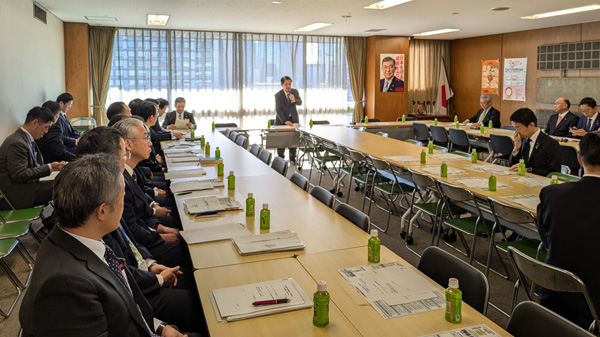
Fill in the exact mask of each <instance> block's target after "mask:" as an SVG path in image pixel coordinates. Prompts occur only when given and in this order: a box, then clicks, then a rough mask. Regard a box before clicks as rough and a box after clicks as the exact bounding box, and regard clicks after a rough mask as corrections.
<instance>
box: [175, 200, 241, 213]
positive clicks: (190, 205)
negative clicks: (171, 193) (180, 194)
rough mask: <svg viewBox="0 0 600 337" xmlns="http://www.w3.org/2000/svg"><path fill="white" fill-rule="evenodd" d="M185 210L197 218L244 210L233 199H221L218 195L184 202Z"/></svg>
mask: <svg viewBox="0 0 600 337" xmlns="http://www.w3.org/2000/svg"><path fill="white" fill-rule="evenodd" d="M183 209H185V212H186V213H189V214H194V215H196V216H198V215H203V214H206V213H214V212H218V211H232V210H236V209H242V205H241V204H240V203H239V202H237V201H235V199H234V198H233V197H223V198H219V197H217V196H216V195H211V196H208V197H199V198H190V199H185V200H184V201H183Z"/></svg>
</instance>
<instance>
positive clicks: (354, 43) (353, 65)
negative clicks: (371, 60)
mask: <svg viewBox="0 0 600 337" xmlns="http://www.w3.org/2000/svg"><path fill="white" fill-rule="evenodd" d="M344 44H345V45H346V60H347V61H348V72H349V73H350V89H351V90H352V98H353V99H354V113H353V114H352V121H353V122H356V123H357V122H359V121H360V120H361V119H362V118H363V116H364V110H363V103H364V102H363V95H364V91H365V60H366V45H365V38H363V37H345V38H344Z"/></svg>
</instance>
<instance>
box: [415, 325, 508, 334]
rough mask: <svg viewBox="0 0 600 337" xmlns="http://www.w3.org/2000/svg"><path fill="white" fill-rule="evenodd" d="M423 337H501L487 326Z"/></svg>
mask: <svg viewBox="0 0 600 337" xmlns="http://www.w3.org/2000/svg"><path fill="white" fill-rule="evenodd" d="M421 337H500V335H499V334H497V333H496V332H495V331H494V330H492V329H490V328H488V327H487V325H485V324H481V325H474V326H470V327H466V328H460V329H456V330H449V331H443V332H438V333H434V334H431V335H423V336H421Z"/></svg>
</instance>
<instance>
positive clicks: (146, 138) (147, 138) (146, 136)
mask: <svg viewBox="0 0 600 337" xmlns="http://www.w3.org/2000/svg"><path fill="white" fill-rule="evenodd" d="M144 135H145V137H142V138H127V139H145V140H150V134H149V133H148V132H145V133H144Z"/></svg>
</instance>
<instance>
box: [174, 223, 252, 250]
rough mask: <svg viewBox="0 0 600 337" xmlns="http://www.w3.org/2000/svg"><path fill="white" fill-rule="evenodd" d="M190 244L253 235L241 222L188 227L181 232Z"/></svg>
mask: <svg viewBox="0 0 600 337" xmlns="http://www.w3.org/2000/svg"><path fill="white" fill-rule="evenodd" d="M179 234H181V236H182V237H183V238H184V239H185V242H187V244H188V245H191V244H195V243H204V242H213V241H222V240H230V239H233V238H243V237H246V236H251V235H252V233H251V232H250V231H249V230H248V228H246V226H244V225H243V224H241V223H230V224H225V225H217V226H210V227H201V228H196V229H186V230H184V231H181V232H179Z"/></svg>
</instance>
